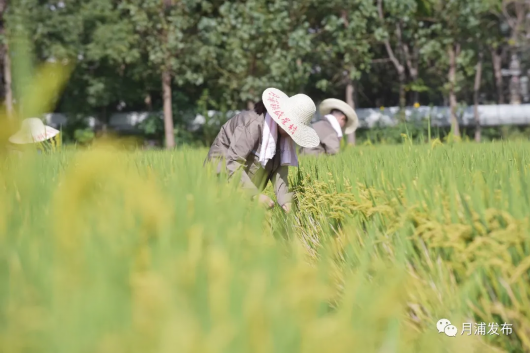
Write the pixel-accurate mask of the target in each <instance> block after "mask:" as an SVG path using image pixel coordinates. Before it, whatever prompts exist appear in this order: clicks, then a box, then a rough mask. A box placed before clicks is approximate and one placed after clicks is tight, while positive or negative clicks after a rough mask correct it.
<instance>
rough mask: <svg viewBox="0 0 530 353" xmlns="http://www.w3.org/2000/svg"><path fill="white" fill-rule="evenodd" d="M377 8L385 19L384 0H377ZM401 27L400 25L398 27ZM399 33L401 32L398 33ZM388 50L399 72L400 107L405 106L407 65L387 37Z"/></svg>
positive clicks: (386, 45)
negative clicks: (405, 65) (404, 64)
mask: <svg viewBox="0 0 530 353" xmlns="http://www.w3.org/2000/svg"><path fill="white" fill-rule="evenodd" d="M377 10H378V14H379V19H380V20H381V21H384V20H385V17H384V12H383V0H377ZM398 29H399V27H398ZM398 35H399V34H398ZM383 43H384V45H385V48H386V52H387V54H388V58H389V59H390V61H392V64H394V67H395V68H396V70H397V72H398V77H399V106H400V108H403V107H405V105H406V96H405V78H406V77H405V75H406V74H405V67H404V66H403V65H402V64H401V62H400V61H399V60H398V58H397V57H396V55H395V54H394V50H393V49H392V45H390V40H389V39H388V38H387V39H385V40H384V41H383Z"/></svg>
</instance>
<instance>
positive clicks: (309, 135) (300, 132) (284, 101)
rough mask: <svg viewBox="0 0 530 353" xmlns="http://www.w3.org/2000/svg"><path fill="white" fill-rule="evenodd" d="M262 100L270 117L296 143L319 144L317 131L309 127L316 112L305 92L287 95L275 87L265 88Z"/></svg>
mask: <svg viewBox="0 0 530 353" xmlns="http://www.w3.org/2000/svg"><path fill="white" fill-rule="evenodd" d="M262 100H263V104H264V105H265V108H267V112H268V113H269V115H270V116H271V118H272V119H273V120H274V121H275V122H276V123H277V124H278V125H279V126H280V127H281V128H282V129H283V130H285V132H287V133H288V134H289V136H291V138H292V139H293V140H294V142H295V143H296V144H297V145H299V146H302V147H305V148H313V147H316V146H318V145H319V144H320V139H319V138H318V135H317V132H316V131H315V130H314V129H313V128H312V127H311V120H312V119H313V116H314V115H315V112H316V107H315V103H314V102H313V100H312V99H311V98H309V97H308V96H306V95H305V94H296V95H294V96H292V97H289V96H287V95H286V94H285V93H283V92H282V91H280V90H279V89H277V88H267V89H266V90H265V91H263V95H262Z"/></svg>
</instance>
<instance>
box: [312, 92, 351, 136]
mask: <svg viewBox="0 0 530 353" xmlns="http://www.w3.org/2000/svg"><path fill="white" fill-rule="evenodd" d="M333 109H337V110H340V111H341V112H343V113H344V115H346V117H347V118H348V121H347V122H346V126H344V133H345V134H346V135H349V134H351V133H353V132H354V131H355V130H357V127H358V126H359V118H357V114H356V113H355V110H354V109H353V108H352V107H351V106H350V105H349V104H348V103H346V102H344V101H341V100H340V99H335V98H329V99H325V100H323V101H322V103H320V106H319V112H320V115H322V116H324V115H328V114H329V113H331V111H332V110H333Z"/></svg>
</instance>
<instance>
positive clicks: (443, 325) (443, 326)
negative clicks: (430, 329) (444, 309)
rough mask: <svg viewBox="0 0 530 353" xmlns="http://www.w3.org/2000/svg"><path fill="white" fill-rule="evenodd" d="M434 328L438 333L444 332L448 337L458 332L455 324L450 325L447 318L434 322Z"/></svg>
mask: <svg viewBox="0 0 530 353" xmlns="http://www.w3.org/2000/svg"><path fill="white" fill-rule="evenodd" d="M436 328H437V329H438V333H442V332H443V333H445V334H446V335H447V336H449V337H455V336H456V334H457V333H458V329H457V328H456V326H453V325H451V321H449V320H447V319H440V320H438V322H437V323H436Z"/></svg>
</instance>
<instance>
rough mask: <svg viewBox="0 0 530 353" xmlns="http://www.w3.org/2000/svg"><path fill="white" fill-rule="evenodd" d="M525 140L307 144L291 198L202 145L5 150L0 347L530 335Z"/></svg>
mask: <svg viewBox="0 0 530 353" xmlns="http://www.w3.org/2000/svg"><path fill="white" fill-rule="evenodd" d="M529 148H530V144H527V143H511V144H490V145H480V146H477V145H467V144H461V145H454V146H452V145H448V146H433V147H429V146H421V147H418V146H400V147H378V148H372V147H363V148H357V149H352V150H349V151H347V152H346V153H344V154H342V155H340V156H337V157H334V158H326V157H325V158H305V159H302V160H301V168H300V171H299V173H298V174H296V172H297V171H296V169H293V170H292V172H293V175H292V176H291V178H292V182H293V184H294V185H296V187H297V188H298V193H297V196H298V209H297V210H296V211H295V212H293V214H292V215H290V216H288V217H285V216H284V214H283V213H282V212H281V211H280V210H278V209H276V210H274V211H272V212H265V211H262V210H261V209H259V208H258V207H257V206H256V205H254V204H251V203H250V202H248V201H247V200H246V199H245V198H244V197H241V195H240V194H239V193H238V192H237V191H235V189H234V187H233V185H226V184H225V183H224V182H222V181H220V180H218V179H217V178H216V177H215V176H213V175H212V174H211V173H206V172H205V169H204V168H203V167H202V163H203V160H204V157H205V155H206V151H204V150H181V151H176V152H137V153H122V152H112V151H109V150H103V149H96V150H93V151H84V152H81V151H80V152H75V151H73V152H71V151H68V152H63V153H58V154H55V155H49V156H48V155H46V156H40V157H37V156H27V157H25V158H23V159H8V160H6V161H5V162H3V163H2V164H1V170H0V280H1V282H0V352H54V353H61V352H65V353H66V352H67V353H76V352H102V353H103V352H109V353H120V352H124V353H125V352H141V353H147V352H179V353H187V352H197V353H198V352H212V353H213V352H230V353H232V352H233V353H239V352H241V353H243V352H245V353H247V352H253V353H254V352H256V353H259V352H288V353H291V352H307V353H310V352H315V353H317V352H319V353H320V352H338V353H340V352H344V353H346V352H348V353H349V352H494V351H496V352H501V351H510V352H521V351H530V343H529V341H528V338H527V337H530V323H529V321H528V311H529V310H530V301H529V293H530V285H529V277H528V274H529V272H528V269H529V267H530V260H529V257H528V255H529V254H530V249H529V240H528V239H529V238H528V235H529V232H530V228H529V215H530V204H529V197H530V195H529V194H528V189H527V187H528V186H527V185H528V181H529V179H528V172H529V168H530V159H529V155H528V151H529V150H530V149H529ZM441 318H446V319H449V320H450V321H451V322H452V323H453V325H455V326H456V327H457V328H458V330H459V332H458V335H457V337H447V336H446V335H445V334H438V331H437V329H436V322H437V321H438V320H439V319H441ZM464 322H473V323H474V322H477V323H479V322H485V323H489V322H496V323H498V324H499V325H500V324H501V323H505V322H506V323H511V324H513V333H512V334H511V335H503V334H502V333H501V334H500V335H499V336H491V335H486V336H483V337H480V336H476V335H470V336H467V334H464V335H461V334H460V332H461V330H462V323H464ZM474 330H475V328H473V331H474ZM499 333H500V330H499Z"/></svg>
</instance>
